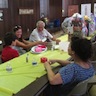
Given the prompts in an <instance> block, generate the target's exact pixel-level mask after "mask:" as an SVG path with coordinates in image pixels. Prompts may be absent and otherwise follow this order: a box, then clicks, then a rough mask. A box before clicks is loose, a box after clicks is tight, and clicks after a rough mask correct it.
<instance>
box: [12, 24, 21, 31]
mask: <svg viewBox="0 0 96 96" xmlns="http://www.w3.org/2000/svg"><path fill="white" fill-rule="evenodd" d="M19 29H22V27H21V26H20V25H16V26H15V27H14V28H13V32H16V31H17V30H19Z"/></svg>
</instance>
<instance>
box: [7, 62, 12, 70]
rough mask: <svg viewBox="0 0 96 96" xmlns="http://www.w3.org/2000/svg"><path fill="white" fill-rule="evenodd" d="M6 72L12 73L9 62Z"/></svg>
mask: <svg viewBox="0 0 96 96" xmlns="http://www.w3.org/2000/svg"><path fill="white" fill-rule="evenodd" d="M6 71H7V72H12V66H11V65H10V62H8V64H7V66H6Z"/></svg>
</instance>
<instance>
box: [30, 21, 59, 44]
mask: <svg viewBox="0 0 96 96" xmlns="http://www.w3.org/2000/svg"><path fill="white" fill-rule="evenodd" d="M36 26H37V28H35V29H34V30H33V31H32V33H31V35H30V37H29V41H33V42H34V41H42V40H44V41H52V40H53V41H56V43H59V42H60V40H58V39H56V38H55V37H53V36H52V35H51V34H50V33H49V32H48V31H47V30H46V29H45V28H44V27H45V23H44V22H43V21H38V22H37V24H36Z"/></svg>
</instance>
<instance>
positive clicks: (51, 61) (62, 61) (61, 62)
mask: <svg viewBox="0 0 96 96" xmlns="http://www.w3.org/2000/svg"><path fill="white" fill-rule="evenodd" d="M48 62H49V63H50V64H54V63H56V62H57V63H59V64H60V65H62V66H64V65H67V64H70V63H71V61H68V60H59V59H54V60H49V61H48Z"/></svg>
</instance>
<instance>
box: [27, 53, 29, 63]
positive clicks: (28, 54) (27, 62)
mask: <svg viewBox="0 0 96 96" xmlns="http://www.w3.org/2000/svg"><path fill="white" fill-rule="evenodd" d="M28 59H29V54H27V56H26V63H28Z"/></svg>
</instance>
